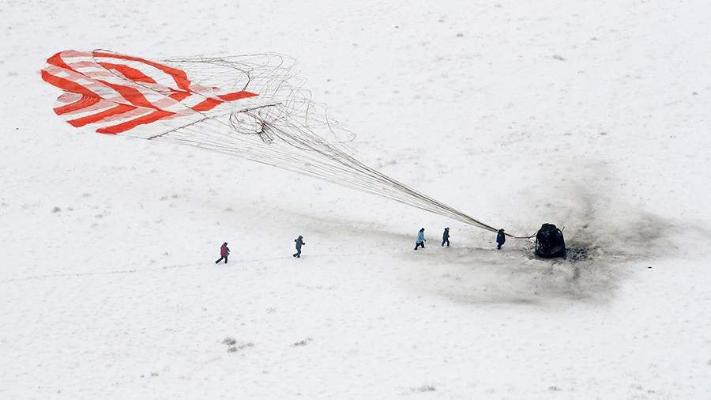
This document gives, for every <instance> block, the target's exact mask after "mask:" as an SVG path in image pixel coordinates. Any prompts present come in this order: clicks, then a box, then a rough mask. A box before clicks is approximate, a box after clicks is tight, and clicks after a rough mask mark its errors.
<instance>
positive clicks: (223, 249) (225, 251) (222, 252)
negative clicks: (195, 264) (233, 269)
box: [215, 242, 230, 264]
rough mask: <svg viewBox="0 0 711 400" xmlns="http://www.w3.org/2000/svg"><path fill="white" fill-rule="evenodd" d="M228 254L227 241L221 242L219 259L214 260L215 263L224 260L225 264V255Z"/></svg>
mask: <svg viewBox="0 0 711 400" xmlns="http://www.w3.org/2000/svg"><path fill="white" fill-rule="evenodd" d="M229 255H230V248H229V247H227V242H225V243H222V246H220V259H219V260H217V261H215V264H219V263H220V261H222V260H225V264H227V256H229Z"/></svg>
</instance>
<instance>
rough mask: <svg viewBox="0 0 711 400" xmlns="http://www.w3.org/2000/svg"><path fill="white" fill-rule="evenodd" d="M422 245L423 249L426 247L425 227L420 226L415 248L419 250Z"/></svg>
mask: <svg viewBox="0 0 711 400" xmlns="http://www.w3.org/2000/svg"><path fill="white" fill-rule="evenodd" d="M420 247H422V248H423V249H424V248H425V228H420V231H419V232H417V240H416V241H415V250H417V249H418V248H420Z"/></svg>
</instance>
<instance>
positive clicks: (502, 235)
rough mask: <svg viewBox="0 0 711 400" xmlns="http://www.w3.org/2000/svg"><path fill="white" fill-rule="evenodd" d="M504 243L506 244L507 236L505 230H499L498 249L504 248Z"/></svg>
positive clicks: (497, 235)
mask: <svg viewBox="0 0 711 400" xmlns="http://www.w3.org/2000/svg"><path fill="white" fill-rule="evenodd" d="M504 243H506V234H505V233H504V230H503V229H499V231H498V232H497V233H496V249H497V250H501V246H503V245H504Z"/></svg>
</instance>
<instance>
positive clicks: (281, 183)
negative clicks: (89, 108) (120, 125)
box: [0, 0, 711, 400]
mask: <svg viewBox="0 0 711 400" xmlns="http://www.w3.org/2000/svg"><path fill="white" fill-rule="evenodd" d="M710 16H711V6H709V3H708V2H707V1H701V0H698V1H678V2H676V1H675V2H671V1H662V0H650V1H642V0H639V1H618V0H609V1H589V2H583V1H562V0H560V1H549V0H544V1H530V2H519V1H499V2H489V1H437V2H429V3H428V2H414V3H413V2H376V1H348V2H346V1H339V2H330V1H325V0H321V1H278V2H261V1H254V2H233V1H223V2H217V1H214V2H213V1H191V2H175V1H153V2H141V3H140V4H139V2H123V1H88V0H76V1H61V2H60V1H11V0H10V1H9V0H5V1H3V2H0V21H1V22H0V31H2V32H3V36H2V37H3V40H2V41H1V42H0V54H1V55H2V57H0V78H1V82H2V89H3V91H2V94H3V95H2V96H1V97H0V121H2V128H0V132H1V135H0V137H1V138H2V142H1V143H0V399H13V400H14V399H61V398H64V399H75V400H76V399H92V400H93V399H117V400H125V399H209V400H216V399H291V398H304V399H391V398H410V397H411V398H437V399H475V398H476V399H478V398H492V399H499V398H500V399H554V398H566V399H595V398H599V399H709V398H711V333H709V332H710V331H711V289H709V288H710V287H711V272H709V263H708V261H707V260H708V258H709V256H710V255H711V252H710V250H711V246H710V245H709V242H710V241H711V231H709V228H707V226H709V225H710V224H711V211H709V204H711V189H709V184H710V183H711V161H710V157H711V156H710V154H711V132H710V130H711V74H709V71H711V57H710V56H709V53H708V50H709V49H710V48H711V29H710V28H709V25H708V20H709V17H710ZM95 48H102V49H111V50H114V51H118V52H122V53H126V54H136V55H142V56H145V57H148V58H152V59H160V58H166V57H169V56H176V55H179V56H189V55H196V54H223V55H226V54H249V53H264V52H276V53H282V54H287V55H289V56H291V57H293V58H294V59H296V60H297V61H298V74H299V75H300V76H301V77H303V78H305V79H307V83H306V85H307V86H308V87H309V88H310V89H312V91H313V94H314V99H315V100H316V101H318V102H320V103H324V104H327V105H328V106H329V112H330V116H331V117H333V118H336V119H338V120H339V121H340V122H341V123H342V124H343V125H344V126H345V127H347V128H348V129H350V130H352V131H353V132H355V133H357V134H358V137H357V139H356V140H355V141H354V143H352V146H353V147H354V148H355V149H356V150H357V152H358V154H359V157H360V158H361V159H362V160H363V161H366V162H368V163H369V164H371V165H373V166H376V167H378V168H379V169H380V170H381V171H383V172H385V173H387V174H389V175H391V176H393V177H396V178H397V179H400V180H402V181H404V182H407V183H409V184H411V185H412V186H414V187H416V188H418V189H420V190H422V191H423V192H425V193H428V194H431V195H432V196H434V197H435V198H437V199H439V200H441V201H444V202H446V203H449V204H451V205H453V206H455V207H457V208H459V209H462V210H463V211H465V212H467V213H469V214H471V215H473V216H475V217H478V218H481V219H482V220H483V221H485V222H487V223H490V224H493V225H496V226H503V227H505V228H507V230H510V231H512V232H521V233H531V232H534V231H535V229H536V228H537V227H538V226H540V224H541V223H543V222H552V223H556V224H558V225H561V226H565V227H566V229H565V232H566V236H567V239H568V241H569V242H570V243H572V244H575V245H577V246H584V247H587V248H590V249H591V252H590V254H591V257H590V258H589V259H588V260H586V261H584V262H578V263H575V264H571V263H569V262H549V261H543V260H537V259H534V258H532V257H530V256H529V251H528V246H529V244H528V243H527V242H525V241H524V242H521V241H519V242H516V241H513V240H510V241H509V242H507V244H506V246H505V248H504V250H503V251H501V252H497V251H496V250H494V249H493V248H494V244H493V239H494V237H493V235H491V234H490V233H488V232H484V231H481V230H477V229H475V228H471V227H468V226H465V225H462V224H458V223H455V222H452V221H448V220H445V219H442V218H440V217H438V216H436V215H430V214H424V213H423V212H421V211H418V210H416V209H413V208H408V207H406V206H403V205H400V204H398V203H394V202H390V201H387V200H384V199H381V198H378V197H375V196H371V195H367V194H363V193H359V192H355V191H351V190H348V189H343V188H341V187H338V186H335V185H332V184H328V183H323V182H321V181H317V180H313V179H310V178H306V177H302V176H299V175H296V174H293V173H289V172H285V171H281V170H278V169H275V168H270V167H267V166H261V165H258V164H255V163H251V162H248V161H244V160H240V159H236V158H231V157H228V156H223V155H216V154H213V153H208V152H202V151H200V150H197V149H192V148H189V147H181V146H172V145H165V144H158V143H152V142H146V141H141V140H126V139H122V138H120V137H109V136H102V135H97V134H94V133H92V132H90V131H87V130H77V129H74V128H72V127H71V126H69V125H67V124H66V123H64V122H63V121H62V120H61V119H59V118H57V117H56V116H55V115H54V114H53V113H52V106H53V104H54V101H55V98H56V96H57V91H56V90H55V89H54V88H52V87H50V86H48V85H46V84H45V83H44V82H42V81H41V80H40V78H39V74H38V71H39V69H40V68H42V66H43V65H44V60H45V59H46V58H47V57H48V56H50V55H52V54H54V53H55V52H57V51H59V50H63V49H78V50H90V49H95ZM421 226H424V227H425V228H426V229H427V232H426V233H427V236H428V238H429V241H428V244H429V246H428V247H427V248H426V249H425V250H424V251H418V252H417V253H415V252H413V251H412V246H413V240H414V236H415V234H416V232H417V230H418V229H419V228H420V227H421ZM445 226H450V227H451V230H452V244H453V247H451V248H448V249H442V248H440V247H438V246H437V243H436V242H437V239H438V237H439V235H440V234H441V229H442V228H443V227H445ZM299 234H302V235H304V237H305V241H306V243H307V246H306V247H305V248H304V257H303V258H302V259H300V260H295V259H293V258H292V257H291V253H292V251H293V250H292V246H293V239H294V238H295V237H296V236H297V235H299ZM223 241H228V242H229V243H230V246H231V248H232V251H233V253H232V257H231V258H230V263H229V264H227V265H226V266H224V265H220V266H215V264H213V261H214V259H216V258H217V254H218V247H219V245H220V244H221V243H222V242H223ZM228 338H232V339H234V342H235V343H234V344H233V345H229V344H224V343H223V341H224V340H225V339H228Z"/></svg>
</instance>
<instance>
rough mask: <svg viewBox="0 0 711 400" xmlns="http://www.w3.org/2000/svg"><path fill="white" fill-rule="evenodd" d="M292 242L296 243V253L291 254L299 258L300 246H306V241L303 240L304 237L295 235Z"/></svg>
mask: <svg viewBox="0 0 711 400" xmlns="http://www.w3.org/2000/svg"><path fill="white" fill-rule="evenodd" d="M294 242H295V243H296V253H294V254H293V256H294V257H296V258H301V246H306V242H304V237H303V236H301V235H299V237H297V238H296V240H294Z"/></svg>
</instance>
